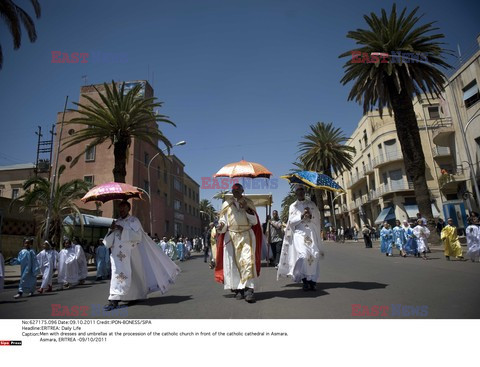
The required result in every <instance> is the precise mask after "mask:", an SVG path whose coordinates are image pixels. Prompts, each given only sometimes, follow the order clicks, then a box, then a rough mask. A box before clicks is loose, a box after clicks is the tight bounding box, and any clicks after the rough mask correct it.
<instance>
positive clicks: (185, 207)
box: [185, 203, 187, 213]
mask: <svg viewBox="0 0 480 367" xmlns="http://www.w3.org/2000/svg"><path fill="white" fill-rule="evenodd" d="M185 213H187V203H185Z"/></svg>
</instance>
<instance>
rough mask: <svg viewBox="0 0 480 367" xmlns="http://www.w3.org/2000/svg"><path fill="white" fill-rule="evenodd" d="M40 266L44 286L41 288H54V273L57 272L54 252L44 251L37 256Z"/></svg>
mask: <svg viewBox="0 0 480 367" xmlns="http://www.w3.org/2000/svg"><path fill="white" fill-rule="evenodd" d="M37 261H38V265H39V266H40V271H41V273H42V285H41V286H40V288H42V289H47V288H48V287H49V286H52V282H53V273H54V272H55V265H56V264H55V262H56V255H55V251H54V250H43V251H41V252H40V253H39V254H38V255H37Z"/></svg>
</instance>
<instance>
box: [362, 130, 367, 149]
mask: <svg viewBox="0 0 480 367" xmlns="http://www.w3.org/2000/svg"><path fill="white" fill-rule="evenodd" d="M363 141H364V142H365V146H367V145H368V137H367V130H363Z"/></svg>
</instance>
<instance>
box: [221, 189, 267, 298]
mask: <svg viewBox="0 0 480 367" xmlns="http://www.w3.org/2000/svg"><path fill="white" fill-rule="evenodd" d="M245 199H246V200H247V202H248V203H249V206H250V207H253V208H252V209H254V208H255V206H254V205H253V202H251V200H249V199H247V198H245ZM221 213H222V216H221V217H220V219H219V224H220V223H223V224H224V226H223V228H222V229H221V230H217V233H225V237H224V240H223V277H224V281H223V285H224V289H245V288H252V289H253V288H255V278H256V277H258V274H257V269H256V265H255V263H256V262H255V249H256V239H255V234H254V232H253V230H252V226H254V225H256V224H257V223H258V222H257V216H256V215H255V214H248V213H247V212H246V211H245V210H243V209H240V207H239V204H238V202H237V201H236V200H235V199H233V198H232V199H229V200H226V201H224V202H223V205H222V210H221ZM240 273H242V274H243V275H242V274H240Z"/></svg>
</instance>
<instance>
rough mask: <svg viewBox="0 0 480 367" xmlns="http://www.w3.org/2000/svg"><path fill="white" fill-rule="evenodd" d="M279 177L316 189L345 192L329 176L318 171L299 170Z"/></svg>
mask: <svg viewBox="0 0 480 367" xmlns="http://www.w3.org/2000/svg"><path fill="white" fill-rule="evenodd" d="M280 177H281V178H284V179H286V180H288V181H289V182H290V183H291V184H296V183H299V184H304V185H306V186H309V187H311V188H314V189H318V190H328V191H334V192H345V190H344V189H342V188H341V186H340V185H339V184H338V183H336V182H335V181H334V180H333V179H332V178H331V177H329V176H327V175H324V174H322V173H318V172H313V171H299V172H295V173H292V174H290V175H285V176H280Z"/></svg>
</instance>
